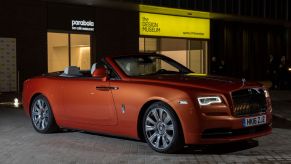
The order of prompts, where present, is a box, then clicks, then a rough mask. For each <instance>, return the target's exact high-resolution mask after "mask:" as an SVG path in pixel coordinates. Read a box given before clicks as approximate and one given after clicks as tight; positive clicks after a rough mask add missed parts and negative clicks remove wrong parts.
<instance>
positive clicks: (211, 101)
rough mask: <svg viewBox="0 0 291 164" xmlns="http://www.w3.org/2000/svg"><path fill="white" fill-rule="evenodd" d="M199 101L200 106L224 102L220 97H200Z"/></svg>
mask: <svg viewBox="0 0 291 164" xmlns="http://www.w3.org/2000/svg"><path fill="white" fill-rule="evenodd" d="M197 100H198V102H199V105H210V104H216V103H221V102H222V101H221V98H220V97H219V96H207V97H198V98H197Z"/></svg>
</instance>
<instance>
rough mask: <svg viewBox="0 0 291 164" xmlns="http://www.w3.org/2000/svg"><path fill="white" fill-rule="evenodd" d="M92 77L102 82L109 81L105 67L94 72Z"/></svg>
mask: <svg viewBox="0 0 291 164" xmlns="http://www.w3.org/2000/svg"><path fill="white" fill-rule="evenodd" d="M92 76H93V77H94V78H98V79H101V80H102V81H106V80H107V71H106V68H105V67H98V68H96V69H95V71H94V72H93V74H92Z"/></svg>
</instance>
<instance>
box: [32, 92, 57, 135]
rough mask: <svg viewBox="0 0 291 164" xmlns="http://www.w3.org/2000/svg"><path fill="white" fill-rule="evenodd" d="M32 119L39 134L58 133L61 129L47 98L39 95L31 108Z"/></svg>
mask: <svg viewBox="0 0 291 164" xmlns="http://www.w3.org/2000/svg"><path fill="white" fill-rule="evenodd" d="M30 118H31V122H32V125H33V127H34V129H35V130H36V131H37V132H39V133H52V132H56V131H57V130H58V129H59V128H58V126H57V124H56V122H55V118H54V115H53V112H52V109H51V106H50V104H49V101H48V100H47V98H46V97H45V96H43V95H38V96H36V97H35V98H34V100H33V102H32V104H31V107H30Z"/></svg>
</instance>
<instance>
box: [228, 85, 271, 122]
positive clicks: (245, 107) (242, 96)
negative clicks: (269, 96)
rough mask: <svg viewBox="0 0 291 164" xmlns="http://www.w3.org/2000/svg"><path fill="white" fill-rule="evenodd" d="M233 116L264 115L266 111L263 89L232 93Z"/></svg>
mask: <svg viewBox="0 0 291 164" xmlns="http://www.w3.org/2000/svg"><path fill="white" fill-rule="evenodd" d="M232 100H233V115H234V116H237V117H240V116H252V115H256V114H259V113H265V112H266V110H267V104H266V98H265V93H264V90H263V89H259V88H250V89H243V90H239V91H235V92H233V93H232Z"/></svg>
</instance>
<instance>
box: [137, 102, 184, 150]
mask: <svg viewBox="0 0 291 164" xmlns="http://www.w3.org/2000/svg"><path fill="white" fill-rule="evenodd" d="M142 126H143V134H144V138H145V140H146V142H147V143H148V145H149V146H150V147H151V148H152V149H153V150H155V151H157V152H159V153H175V152H177V151H179V150H180V149H181V148H183V146H184V140H183V135H182V134H183V133H182V129H181V126H180V124H179V120H178V118H177V116H176V114H175V113H174V112H173V110H172V109H171V107H169V106H168V105H167V104H165V103H163V102H156V103H153V104H152V105H150V106H149V107H148V109H147V110H146V112H145V114H144V116H143V124H142Z"/></svg>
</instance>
